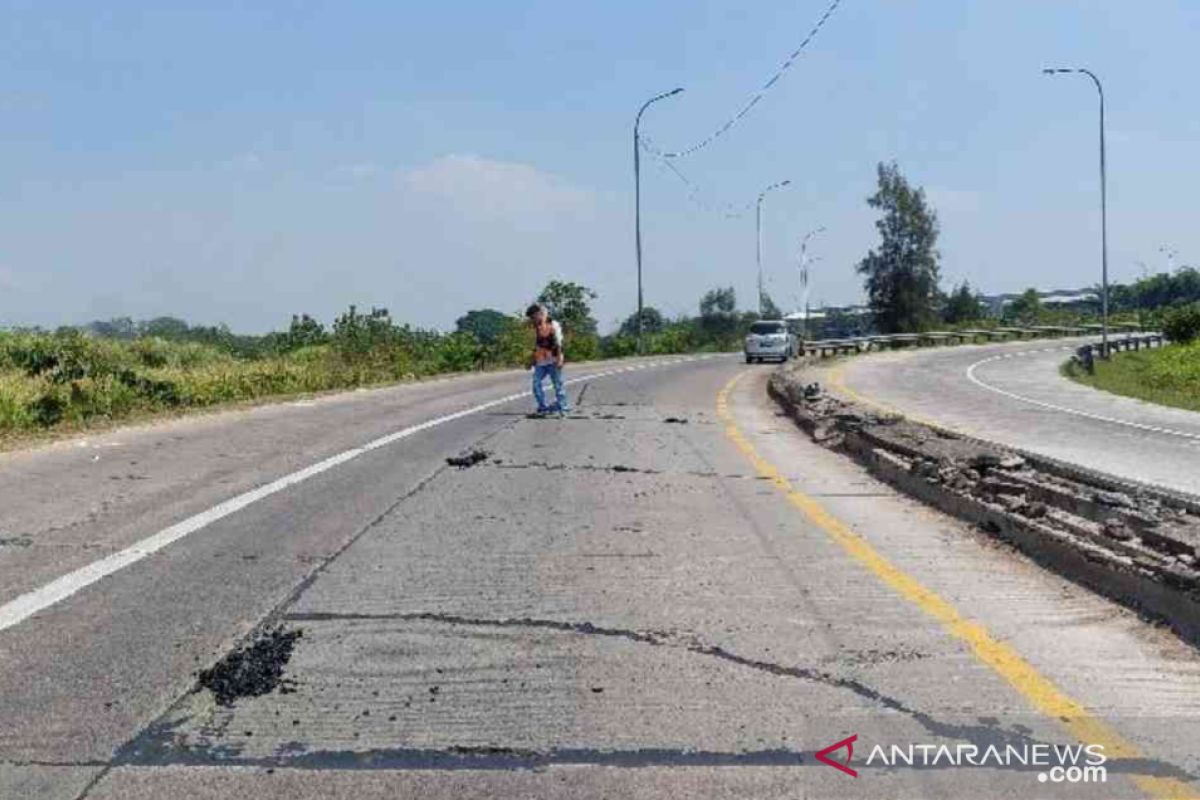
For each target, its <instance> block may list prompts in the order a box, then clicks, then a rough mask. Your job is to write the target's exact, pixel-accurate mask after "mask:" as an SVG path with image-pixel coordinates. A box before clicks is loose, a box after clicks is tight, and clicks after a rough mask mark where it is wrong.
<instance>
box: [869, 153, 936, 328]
mask: <svg viewBox="0 0 1200 800" xmlns="http://www.w3.org/2000/svg"><path fill="white" fill-rule="evenodd" d="M867 204H868V205H869V206H871V208H875V209H879V210H880V211H881V212H882V216H881V217H880V218H879V220H878V221H876V223H875V228H876V230H878V231H879V238H880V243H879V248H878V249H872V250H871V251H870V252H868V253H867V255H866V257H865V258H864V259H863V260H862V261H860V262H859V264H858V267H857V270H858V272H859V274H860V275H863V276H865V277H864V281H863V285H864V288H865V289H866V292H867V298H868V302H869V303H870V306H871V313H872V314H873V315H874V317H875V324H876V326H877V327H878V328H879V330H880V331H882V332H883V333H912V332H917V331H923V330H927V329H928V328H929V327H930V326H931V325H933V323H934V321H936V320H937V319H938V314H937V312H938V306H939V304H940V302H941V292H940V290H939V289H938V281H939V278H940V274H939V265H938V260H939V255H938V251H937V237H938V221H937V214H936V213H934V211H933V209H932V208H930V207H929V205H928V204H927V203H926V202H925V192H924V190H922V189H919V188H918V189H914V188H912V187H911V186H909V184H908V181H907V180H905V178H904V176H903V175H901V174H900V168H899V167H898V166H896V164H895V163H891V164H883V163H881V164H879V167H878V188H877V190H876V192H875V194H873V195H871V197H869V198H867Z"/></svg>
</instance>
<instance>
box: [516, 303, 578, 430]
mask: <svg viewBox="0 0 1200 800" xmlns="http://www.w3.org/2000/svg"><path fill="white" fill-rule="evenodd" d="M525 316H526V317H527V318H528V319H529V322H530V324H531V325H532V326H533V333H534V337H535V338H534V344H533V397H534V399H535V400H537V413H538V414H550V413H554V412H557V413H558V414H559V416H562V415H563V414H565V413H566V412H568V411H570V410H571V405H570V401H569V400H568V399H567V394H566V391H565V390H564V389H563V380H562V368H563V334H562V326H561V325H559V324H558V321H557V320H554V319H551V318H550V313H549V312H548V311H547V310H546V307H545V306H543V305H542V304H540V303H534V304H533V305H531V306H530V307H529V308H528V309H526V311H525ZM547 377H549V378H550V382H551V383H552V384H554V405H552V406H548V405H546V393H545V390H544V389H543V386H542V384H543V382H544V381H545V380H546V378H547Z"/></svg>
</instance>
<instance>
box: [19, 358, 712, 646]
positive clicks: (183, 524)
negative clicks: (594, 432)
mask: <svg viewBox="0 0 1200 800" xmlns="http://www.w3.org/2000/svg"><path fill="white" fill-rule="evenodd" d="M712 357H714V356H704V358H712ZM698 358H700V357H689V358H680V359H674V360H671V361H656V362H654V363H653V366H664V365H665V366H670V365H672V364H680V363H685V362H688V361H695V360H697V359H698ZM647 366H650V365H640V364H639V365H629V366H625V367H619V368H615V369H609V370H606V371H604V372H598V373H593V374H591V375H582V376H580V377H578V378H570V379H568V380H566V381H564V383H565V384H568V385H569V384H573V383H579V382H581V381H589V380H596V379H598V378H606V377H609V376H612V375H616V374H618V373H621V372H629V371H630V370H635V369H645V368H646V367H647ZM527 394H528V393H527V392H517V393H514V394H509V395H505V396H503V397H498V398H496V399H494V400H489V401H487V402H486V403H481V404H479V405H477V406H472V407H470V408H466V409H463V410H462V411H456V412H454V413H453V414H446V415H444V416H440V417H435V418H433V419H429V420H426V421H425V422H421V423H418V424H416V425H411V426H409V427H407V428H404V429H402V430H398V431H395V432H394V433H389V434H387V435H386V436H381V437H380V438H378V439H375V440H373V441H370V442H367V443H366V444H364V445H362V446H360V447H355V448H352V449H350V450H346V451H344V452H341V453H338V454H337V455H333V456H330V457H329V458H326V459H324V460H323V461H318V462H317V463H315V464H311V465H309V466H307V467H305V468H304V469H301V470H298V471H296V472H292V473H290V474H288V475H284V476H283V477H282V478H277V479H276V480H273V481H271V482H270V483H267V484H264V485H262V486H259V487H257V488H255V489H251V490H250V491H248V492H243V493H242V494H239V495H236V496H234V497H231V498H229V499H228V500H225V501H223V502H221V503H218V504H217V505H215V506H213V507H212V508H210V509H208V510H207V511H202V512H200V513H199V514H195V515H193V516H191V517H188V518H187V519H184V520H182V521H180V522H177V523H175V524H174V525H171V526H170V527H167V528H164V529H162V530H161V531H159V532H158V533H155V534H152V535H150V536H148V537H146V538H145V539H141V540H139V541H137V542H135V543H134V544H132V545H130V546H129V547H126V548H124V549H123V550H119V551H117V552H115V553H112V554H110V555H107V556H105V557H104V558H101V559H99V560H97V561H93V562H92V563H90V564H87V565H85V566H82V567H80V568H79V569H76V570H73V571H71V572H68V573H67V574H66V575H63V576H61V577H58V578H55V579H54V580H52V581H50V582H49V583H47V584H45V585H44V586H41V587H39V588H37V589H33V590H31V591H28V592H25V593H24V594H21V595H19V596H17V597H16V598H14V599H12V600H10V601H8V602H7V603H5V604H4V605H0V631H3V630H6V629H8V628H11V627H13V626H14V625H18V624H20V623H21V622H24V621H25V620H27V619H29V618H30V617H31V616H33V615H34V614H36V613H38V612H39V611H44V610H45V609H47V608H49V607H50V606H53V605H55V604H57V603H60V602H62V601H63V600H66V599H67V598H68V597H70V596H71V595H73V594H75V593H76V592H78V591H80V590H81V589H84V588H86V587H87V586H90V585H92V584H93V583H96V582H97V581H99V580H101V579H102V578H105V577H107V576H109V575H112V574H113V573H114V572H117V571H119V570H122V569H124V568H125V567H128V566H130V565H131V564H136V563H137V562H138V561H141V560H142V559H143V558H145V557H146V556H149V555H153V554H154V553H157V552H158V551H159V550H162V549H163V548H164V547H167V546H168V545H170V544H172V543H174V542H177V541H179V540H180V539H182V538H184V537H185V536H187V535H188V534H191V533H195V532H196V531H198V530H201V529H203V528H206V527H208V526H209V525H211V524H212V523H214V522H216V521H217V520H220V519H223V518H225V517H227V516H229V515H230V514H233V513H235V512H237V511H240V510H241V509H243V508H245V507H246V506H249V505H251V504H253V503H257V502H258V501H259V500H262V499H263V498H265V497H270V496H271V495H273V494H276V493H277V492H280V491H283V490H284V489H286V488H288V487H290V486H295V485H296V484H298V483H302V482H304V481H306V480H308V479H309V478H311V477H313V476H315V475H320V474H321V473H322V472H326V471H328V470H330V469H333V468H334V467H336V466H338V465H340V464H344V463H346V462H347V461H351V460H353V459H355V458H358V457H359V456H361V455H363V454H364V453H368V452H370V451H372V450H377V449H379V448H380V447H386V446H388V445H390V444H394V443H395V442H398V441H400V440H401V439H406V438H408V437H409V436H412V435H413V434H415V433H420V432H422V431H426V430H429V429H430V428H435V427H437V426H438V425H444V424H445V423H447V422H453V421H455V420H458V419H462V418H463V417H466V416H470V415H472V414H478V413H479V412H481V411H486V410H487V409H489V408H493V407H495V406H498V405H503V404H504V403H511V402H513V401H514V400H519V399H521V398H522V397H526V396H527Z"/></svg>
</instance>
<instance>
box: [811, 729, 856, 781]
mask: <svg viewBox="0 0 1200 800" xmlns="http://www.w3.org/2000/svg"><path fill="white" fill-rule="evenodd" d="M857 741H858V734H857V733H856V734H854V735H853V736H849V737H847V738H845V739H842V740H841V741H840V742H834V743H833V744H831V745H829V747H826V748H825V749H824V750H818V751H817V761H820V762H821V763H822V764H828V765H829V766H831V767H833V768H834V769H840V770H841V771H842V772H844V773H846V774H847V775H849V776H850V777H852V778H857V777H858V770H855V769H854V768H852V767H851V766H850V759H852V758H854V743H855V742H857ZM843 747H844V748H846V760H845V761H834V760H833V759H832V758H830V757H829V754H830V753H836V752H837V751H838V750H841V749H842V748H843Z"/></svg>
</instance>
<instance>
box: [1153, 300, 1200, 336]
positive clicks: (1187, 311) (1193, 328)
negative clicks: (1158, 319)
mask: <svg viewBox="0 0 1200 800" xmlns="http://www.w3.org/2000/svg"><path fill="white" fill-rule="evenodd" d="M1162 331H1163V334H1165V335H1166V337H1167V338H1168V339H1170V340H1171V341H1172V342H1174V343H1176V344H1188V343H1190V342H1194V341H1196V339H1197V338H1200V303H1192V304H1191V305H1187V306H1176V307H1175V308H1172V309H1171V310H1170V311H1168V312H1167V313H1166V315H1165V317H1164V318H1163V326H1162Z"/></svg>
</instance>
